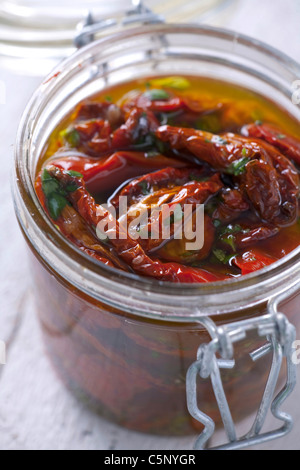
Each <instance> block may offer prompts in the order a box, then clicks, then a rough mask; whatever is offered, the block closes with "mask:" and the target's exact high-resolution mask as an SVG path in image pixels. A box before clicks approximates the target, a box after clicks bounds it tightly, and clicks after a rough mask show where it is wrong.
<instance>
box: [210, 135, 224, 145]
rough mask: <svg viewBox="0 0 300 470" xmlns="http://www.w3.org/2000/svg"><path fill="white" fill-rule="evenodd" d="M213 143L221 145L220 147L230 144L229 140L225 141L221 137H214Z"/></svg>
mask: <svg viewBox="0 0 300 470" xmlns="http://www.w3.org/2000/svg"><path fill="white" fill-rule="evenodd" d="M211 142H213V143H214V144H219V145H227V144H228V142H227V140H225V139H223V138H222V137H221V136H219V135H214V136H213V138H212V139H211Z"/></svg>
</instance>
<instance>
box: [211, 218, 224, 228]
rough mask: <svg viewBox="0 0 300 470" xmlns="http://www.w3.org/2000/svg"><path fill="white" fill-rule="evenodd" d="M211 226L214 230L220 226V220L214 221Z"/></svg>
mask: <svg viewBox="0 0 300 470" xmlns="http://www.w3.org/2000/svg"><path fill="white" fill-rule="evenodd" d="M213 224H214V226H215V227H216V228H219V227H220V226H221V225H222V222H221V221H220V220H218V219H216V220H214V221H213Z"/></svg>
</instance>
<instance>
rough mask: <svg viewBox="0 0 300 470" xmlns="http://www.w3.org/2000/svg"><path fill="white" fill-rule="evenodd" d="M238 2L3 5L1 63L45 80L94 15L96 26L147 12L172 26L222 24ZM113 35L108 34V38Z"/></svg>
mask: <svg viewBox="0 0 300 470" xmlns="http://www.w3.org/2000/svg"><path fill="white" fill-rule="evenodd" d="M233 1H234V0H188V1H186V0H166V1H163V2H162V1H160V0H144V1H143V2H142V0H110V1H109V2H106V1H104V0H84V1H82V0H52V1H51V2H49V1H48V0H0V59H1V64H2V65H4V66H6V67H8V68H10V69H13V70H14V71H16V72H19V73H22V74H25V75H28V74H30V75H38V76H45V75H46V74H47V73H49V72H50V70H51V69H52V68H54V67H55V65H57V63H58V62H59V61H60V60H62V59H63V58H65V57H67V56H69V55H70V54H72V52H74V50H75V47H74V38H75V36H76V34H77V32H78V29H79V28H80V25H81V24H83V23H84V22H85V21H86V18H87V17H88V14H89V13H91V14H92V17H93V20H94V21H95V22H98V21H101V20H104V19H108V18H113V19H116V20H117V22H116V23H117V24H116V26H115V27H117V28H119V27H120V26H122V19H123V18H124V17H125V16H126V14H128V13H129V12H130V13H131V14H133V15H134V14H139V13H141V12H143V11H145V9H147V8H150V9H151V10H152V11H154V12H155V13H157V14H158V15H161V16H162V17H163V18H164V19H165V20H166V21H167V22H186V23H187V22H194V21H201V22H203V21H207V20H209V21H210V22H211V21H212V20H213V19H216V18H218V24H219V25H220V24H222V14H221V13H224V11H226V8H225V7H228V6H229V5H232V3H233ZM227 10H228V8H227ZM108 32H112V28H109V29H106V28H105V29H104V30H103V34H107V33H108Z"/></svg>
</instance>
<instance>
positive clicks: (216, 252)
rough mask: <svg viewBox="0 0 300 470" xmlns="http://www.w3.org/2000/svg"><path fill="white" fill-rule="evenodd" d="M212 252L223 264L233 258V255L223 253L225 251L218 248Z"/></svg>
mask: <svg viewBox="0 0 300 470" xmlns="http://www.w3.org/2000/svg"><path fill="white" fill-rule="evenodd" d="M213 254H214V256H215V257H216V258H217V260H218V261H220V262H221V263H223V264H228V263H229V261H230V260H231V259H232V258H233V255H228V254H227V253H225V251H223V250H219V249H216V250H213Z"/></svg>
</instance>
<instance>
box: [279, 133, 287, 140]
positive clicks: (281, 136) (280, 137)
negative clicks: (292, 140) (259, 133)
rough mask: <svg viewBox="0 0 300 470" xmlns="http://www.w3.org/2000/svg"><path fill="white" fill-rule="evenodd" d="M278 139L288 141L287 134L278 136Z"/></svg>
mask: <svg viewBox="0 0 300 470" xmlns="http://www.w3.org/2000/svg"><path fill="white" fill-rule="evenodd" d="M277 139H279V140H282V139H286V135H285V134H278V135H277Z"/></svg>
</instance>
